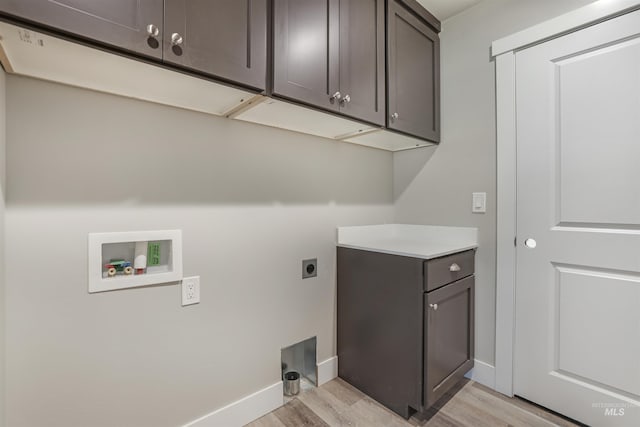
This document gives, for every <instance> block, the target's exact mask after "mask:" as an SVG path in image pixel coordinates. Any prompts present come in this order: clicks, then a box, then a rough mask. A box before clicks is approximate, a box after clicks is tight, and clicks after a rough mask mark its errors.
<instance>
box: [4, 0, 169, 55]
mask: <svg viewBox="0 0 640 427" xmlns="http://www.w3.org/2000/svg"><path fill="white" fill-rule="evenodd" d="M0 11H2V12H3V13H6V14H9V15H12V16H16V17H18V18H21V19H24V20H27V21H31V22H34V23H37V24H43V25H46V26H47V27H52V28H54V29H57V30H63V31H65V32H68V33H72V34H76V35H79V36H81V37H85V38H88V39H92V40H97V41H100V42H103V43H106V44H110V45H113V46H116V47H119V48H122V49H126V50H129V51H132V52H135V53H138V54H141V55H145V56H150V57H153V58H158V59H160V58H162V33H163V0H119V1H88V0H56V1H52V0H29V1H25V0H0Z"/></svg>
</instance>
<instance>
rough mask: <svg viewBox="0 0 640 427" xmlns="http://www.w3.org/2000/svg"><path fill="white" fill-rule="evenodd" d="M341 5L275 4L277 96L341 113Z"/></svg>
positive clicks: (326, 0)
mask: <svg viewBox="0 0 640 427" xmlns="http://www.w3.org/2000/svg"><path fill="white" fill-rule="evenodd" d="M339 4H340V1H339V0H274V2H273V6H274V10H273V19H274V29H273V31H274V40H273V49H274V52H273V94H274V95H279V96H282V97H286V98H290V99H294V100H296V101H300V102H304V103H307V104H310V105H314V106H318V107H321V108H325V109H329V110H336V111H337V110H338V108H339V101H340V96H339V95H338V94H337V92H338V91H339V81H338V78H339V69H338V66H339V51H338V49H339V46H338V40H339V27H338V25H339V16H340V8H339ZM334 95H335V96H334Z"/></svg>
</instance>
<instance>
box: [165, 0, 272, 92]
mask: <svg viewBox="0 0 640 427" xmlns="http://www.w3.org/2000/svg"><path fill="white" fill-rule="evenodd" d="M165 29H166V30H165V34H164V60H165V62H168V63H173V64H178V65H181V66H184V67H186V68H190V69H193V70H197V71H201V72H203V73H206V74H211V75H214V76H216V77H219V78H222V79H225V80H228V81H233V82H237V83H241V84H244V85H247V86H251V87H253V88H257V89H264V88H265V86H266V69H267V0H215V1H210V0H165Z"/></svg>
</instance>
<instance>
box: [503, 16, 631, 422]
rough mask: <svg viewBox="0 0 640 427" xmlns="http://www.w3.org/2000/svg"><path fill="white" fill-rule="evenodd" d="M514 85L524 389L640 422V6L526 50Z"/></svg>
mask: <svg viewBox="0 0 640 427" xmlns="http://www.w3.org/2000/svg"><path fill="white" fill-rule="evenodd" d="M516 93H517V101H516V111H517V113H516V115H517V144H518V145H517V146H518V153H517V162H518V164H517V170H518V176H517V179H518V181H517V191H518V202H517V212H518V214H517V230H518V232H517V234H518V239H517V284H516V336H515V358H514V391H515V393H516V394H517V395H519V396H522V397H524V398H526V399H529V400H532V401H534V402H536V403H539V404H541V405H543V406H545V407H548V408H550V409H552V410H555V411H557V412H560V413H562V414H565V415H566V416H569V417H571V418H574V419H576V420H579V421H581V422H584V423H587V424H589V425H592V426H640V406H638V405H640V11H637V12H633V13H630V14H627V15H624V16H621V17H618V18H615V19H612V20H609V21H605V22H603V23H601V24H598V25H595V26H592V27H588V28H586V29H583V30H581V31H577V32H574V33H571V34H568V35H566V36H563V37H561V38H558V39H554V40H551V41H548V42H546V43H543V44H540V45H537V46H534V47H531V48H528V49H525V50H523V51H520V52H518V53H517V54H516ZM526 239H534V240H535V241H536V246H535V248H530V247H527V246H525V244H524V243H525V240H526ZM531 246H533V245H531Z"/></svg>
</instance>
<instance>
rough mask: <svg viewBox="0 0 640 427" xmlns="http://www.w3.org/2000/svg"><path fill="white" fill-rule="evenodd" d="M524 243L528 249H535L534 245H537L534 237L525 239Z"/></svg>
mask: <svg viewBox="0 0 640 427" xmlns="http://www.w3.org/2000/svg"><path fill="white" fill-rule="evenodd" d="M524 245H525V246H526V247H528V248H529V249H535V248H536V246H538V243H537V242H536V241H535V239H527V240H525V241H524Z"/></svg>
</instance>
